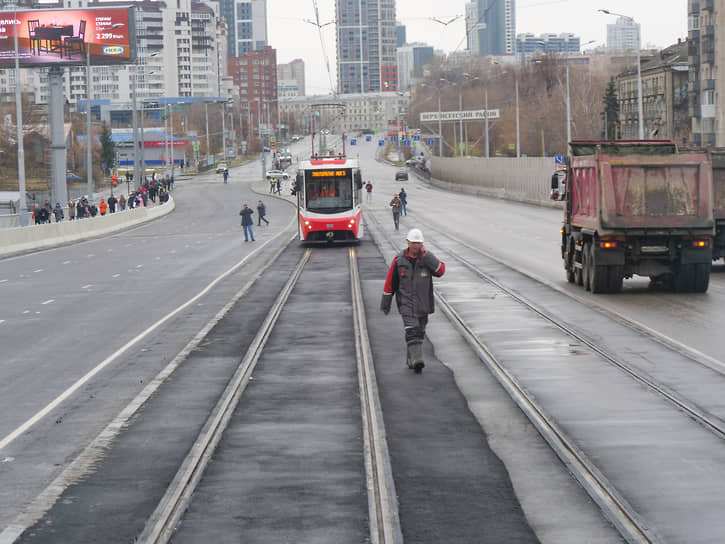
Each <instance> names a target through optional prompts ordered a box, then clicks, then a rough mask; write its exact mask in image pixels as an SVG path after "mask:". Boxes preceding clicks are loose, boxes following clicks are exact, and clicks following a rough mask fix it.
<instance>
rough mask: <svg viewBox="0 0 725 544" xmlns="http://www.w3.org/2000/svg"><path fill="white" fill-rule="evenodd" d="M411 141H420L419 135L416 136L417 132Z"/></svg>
mask: <svg viewBox="0 0 725 544" xmlns="http://www.w3.org/2000/svg"><path fill="white" fill-rule="evenodd" d="M413 141H414V142H420V136H418V135H417V134H416V135H415V136H413Z"/></svg>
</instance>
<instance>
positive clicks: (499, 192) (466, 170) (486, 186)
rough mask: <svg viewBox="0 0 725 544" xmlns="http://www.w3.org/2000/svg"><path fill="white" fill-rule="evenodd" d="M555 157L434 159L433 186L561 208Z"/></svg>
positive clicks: (432, 168)
mask: <svg viewBox="0 0 725 544" xmlns="http://www.w3.org/2000/svg"><path fill="white" fill-rule="evenodd" d="M553 172H554V158H553V157H530V158H529V157H527V158H520V159H517V158H504V157H496V158H488V159H486V158H481V159H479V158H473V157H464V158H439V157H433V159H432V164H431V173H432V179H431V180H430V182H431V183H432V184H434V185H437V186H439V187H441V188H444V189H448V190H451V191H460V192H464V193H468V194H475V195H482V196H489V197H495V198H503V199H506V200H517V201H519V202H528V203H530V204H537V205H540V206H553V207H561V205H562V204H561V203H560V202H555V201H552V200H551V199H550V197H549V194H550V191H551V174H552V173H553Z"/></svg>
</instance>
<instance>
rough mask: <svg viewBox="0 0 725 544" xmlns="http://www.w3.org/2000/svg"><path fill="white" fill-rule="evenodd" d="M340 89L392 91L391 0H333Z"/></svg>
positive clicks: (395, 75)
mask: <svg viewBox="0 0 725 544" xmlns="http://www.w3.org/2000/svg"><path fill="white" fill-rule="evenodd" d="M335 11H336V22H337V86H338V92H340V93H360V92H379V91H395V90H396V89H397V86H398V69H397V64H396V47H395V41H396V33H395V0H336V2H335Z"/></svg>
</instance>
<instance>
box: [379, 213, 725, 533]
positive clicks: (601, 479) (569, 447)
mask: <svg viewBox="0 0 725 544" xmlns="http://www.w3.org/2000/svg"><path fill="white" fill-rule="evenodd" d="M367 218H369V219H370V218H372V220H373V222H374V223H376V224H377V226H376V229H375V231H376V233H377V234H378V235H381V236H382V237H383V238H384V243H385V244H386V245H387V244H389V245H390V246H391V248H395V245H394V243H393V241H392V240H391V238H390V236H389V234H388V233H387V232H386V230H385V229H384V228H383V227H382V225H381V224H380V221H379V220H378V218H377V217H376V216H375V215H374V214H368V215H367ZM427 230H428V232H431V231H432V233H433V234H434V236H432V237H431V238H433V242H437V243H435V244H434V245H435V247H436V253H437V255H438V256H439V257H440V258H443V259H444V260H446V261H447V263H448V264H449V266H450V264H453V263H451V262H450V261H451V260H453V261H454V262H456V263H458V264H460V265H461V266H462V267H464V268H465V269H466V270H467V271H468V272H470V273H472V274H473V275H474V276H475V277H477V278H478V279H479V280H481V281H483V282H485V283H486V284H488V285H490V286H492V288H493V290H496V291H498V292H499V293H501V294H503V295H504V296H506V297H508V298H509V299H510V300H512V301H515V303H516V305H518V306H519V307H522V308H524V309H525V311H528V312H531V313H533V314H535V315H536V316H537V317H538V318H540V319H543V320H545V321H546V322H547V323H549V325H550V326H554V327H556V328H557V329H558V330H559V331H561V332H562V333H563V334H565V335H566V336H568V337H569V338H570V339H572V340H573V344H575V345H580V346H583V347H584V348H586V349H588V350H590V352H592V353H594V354H596V356H598V357H600V358H601V360H604V361H606V362H607V363H608V364H610V365H612V366H613V367H616V368H617V369H618V370H620V371H621V372H624V373H625V374H626V375H627V376H629V377H630V378H632V379H634V380H636V382H637V383H639V384H641V385H642V386H644V387H646V388H647V389H648V390H650V391H652V392H654V393H656V394H657V395H659V396H660V397H661V398H663V399H665V400H666V401H667V402H668V403H670V404H671V405H672V406H674V407H675V408H676V409H677V410H680V411H681V412H683V413H684V414H686V415H687V416H688V417H689V418H690V419H691V420H694V421H695V422H697V423H698V424H699V425H701V426H702V427H703V428H704V429H706V430H707V431H709V432H710V433H712V434H713V435H714V436H716V437H717V438H718V439H720V440H722V438H724V437H725V422H723V420H722V419H721V418H719V417H716V416H715V415H713V414H712V413H710V412H709V411H708V410H705V409H703V408H702V407H701V406H699V405H698V403H697V402H696V401H695V400H694V399H691V398H687V397H686V396H683V395H681V394H679V393H677V392H676V391H673V390H672V389H671V388H670V387H668V386H667V385H665V384H663V383H661V382H659V381H658V380H656V379H655V378H654V377H652V376H650V375H647V374H646V373H644V372H641V371H639V370H638V369H636V368H634V367H633V366H632V365H630V364H628V363H627V362H626V361H625V360H624V359H622V358H621V357H617V356H615V355H614V354H612V353H610V352H609V351H608V350H607V349H606V348H605V347H603V346H602V345H599V344H598V343H597V342H595V341H593V340H592V339H590V338H588V337H587V336H586V335H585V334H582V333H580V332H579V331H578V330H577V329H576V328H575V327H573V326H570V325H568V324H566V323H563V322H562V321H561V320H560V319H557V318H556V316H554V315H552V314H551V313H549V312H547V311H546V310H544V309H543V308H541V307H540V306H538V305H536V304H534V303H533V302H531V301H529V300H527V299H526V297H525V296H523V295H521V294H520V293H518V292H516V291H515V290H514V289H511V288H509V287H507V286H506V285H504V284H503V283H502V282H500V281H498V280H497V279H496V278H494V277H493V276H491V275H490V274H487V273H486V272H484V271H482V270H481V269H480V267H479V266H476V264H474V263H473V262H472V261H471V260H470V259H469V258H466V257H464V256H463V255H462V254H461V253H460V251H457V250H456V249H455V248H453V247H452V246H453V245H454V244H451V241H453V242H454V243H455V244H462V245H463V246H464V248H465V250H466V251H467V252H475V253H481V252H479V251H478V250H477V249H476V248H474V247H471V246H470V245H468V244H465V243H464V242H462V241H460V240H458V239H456V238H455V237H453V236H450V235H448V234H445V233H443V232H441V231H440V230H436V229H433V228H430V227H428V229H427ZM444 240H445V241H444ZM381 249H383V248H381ZM383 253H385V251H383ZM484 257H486V258H490V256H488V255H484ZM498 264H501V263H500V262H499V263H498ZM504 266H505V264H504ZM436 299H437V300H438V302H439V305H440V307H441V309H442V310H443V312H444V314H445V315H446V316H447V318H448V319H449V321H450V322H451V323H452V324H453V326H454V327H455V328H456V329H457V330H458V331H459V333H460V334H461V335H462V336H463V337H464V339H465V340H466V342H467V343H468V344H469V346H470V347H471V348H472V350H473V351H474V353H475V354H476V355H477V356H478V358H479V359H480V360H481V361H482V362H483V364H484V365H485V366H486V367H487V369H488V370H489V371H490V372H491V373H492V374H493V375H494V377H495V378H496V379H497V380H498V381H499V383H500V384H501V385H502V387H503V388H504V389H505V390H506V391H507V393H508V394H509V396H510V397H511V398H512V399H513V400H514V402H515V403H516V404H517V405H518V406H519V408H520V409H521V410H522V412H523V413H524V414H525V415H526V416H527V417H528V419H529V420H530V421H531V422H532V424H533V425H534V426H535V427H536V428H537V430H538V431H539V433H540V434H541V436H542V437H543V438H544V439H545V440H546V442H547V443H548V444H549V446H550V447H551V448H552V450H553V451H555V452H556V454H557V455H558V456H559V458H560V459H561V460H562V462H563V463H564V464H565V465H566V466H567V467H568V468H569V470H570V471H571V472H572V474H573V475H574V476H575V477H576V479H577V480H578V481H579V482H580V484H581V485H582V486H583V487H584V488H585V489H586V490H587V492H588V493H589V495H590V496H591V497H592V498H593V500H595V502H596V503H597V504H598V505H599V506H600V508H601V510H602V511H603V512H604V513H605V515H606V516H607V517H608V518H609V519H610V521H611V522H612V523H613V524H614V525H615V526H616V527H617V529H618V530H619V532H620V533H621V534H622V536H623V537H624V538H626V539H627V541H629V542H660V541H661V540H662V536H661V535H660V534H658V532H657V531H656V530H654V529H653V528H652V525H651V523H650V522H648V521H647V520H645V518H644V517H643V516H642V515H641V514H640V513H639V512H638V511H637V510H636V509H635V508H634V507H633V506H632V505H631V503H630V501H628V500H627V498H626V497H625V496H624V495H623V494H622V493H621V492H620V491H619V490H618V489H617V487H616V485H615V484H613V483H612V482H611V481H610V480H609V479H608V478H607V476H606V475H605V474H604V473H602V472H601V471H600V470H599V469H598V468H597V466H596V464H595V463H594V462H592V461H591V459H590V457H589V456H588V455H587V454H586V452H585V451H584V450H583V449H582V448H581V447H580V446H579V445H578V444H577V442H576V440H574V439H573V438H572V437H571V436H570V435H569V434H568V433H567V432H566V431H565V430H564V429H562V427H561V426H560V425H559V424H558V423H557V421H556V420H555V419H554V417H552V416H551V414H549V413H548V412H547V410H546V408H545V406H543V405H542V404H541V403H540V402H539V401H538V400H537V398H536V396H534V395H532V393H531V391H529V390H527V387H526V386H524V385H522V383H520V381H519V379H517V377H516V376H515V374H514V373H512V372H510V371H509V370H508V369H507V368H506V365H505V364H502V363H501V362H500V361H499V359H498V357H497V355H496V354H495V353H494V352H493V351H492V350H491V349H489V347H488V346H487V345H486V343H485V342H483V341H482V340H481V339H480V337H479V335H478V334H477V332H476V331H475V330H474V327H472V326H471V325H470V324H469V323H468V322H467V320H466V318H465V317H463V316H462V315H461V313H460V312H458V311H457V310H456V308H455V307H454V306H455V304H454V303H452V301H450V300H449V299H448V298H447V297H446V296H445V295H444V294H442V292H441V289H439V288H436ZM696 362H697V361H696Z"/></svg>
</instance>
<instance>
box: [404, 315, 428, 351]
mask: <svg viewBox="0 0 725 544" xmlns="http://www.w3.org/2000/svg"><path fill="white" fill-rule="evenodd" d="M402 317H403V327H404V328H405V343H406V345H411V344H422V343H423V340H424V339H425V327H426V325H427V324H428V316H427V315H424V316H422V317H418V316H409V315H403V316H402Z"/></svg>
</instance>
